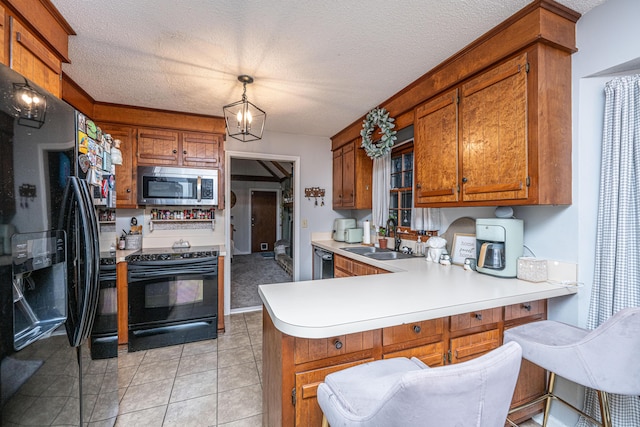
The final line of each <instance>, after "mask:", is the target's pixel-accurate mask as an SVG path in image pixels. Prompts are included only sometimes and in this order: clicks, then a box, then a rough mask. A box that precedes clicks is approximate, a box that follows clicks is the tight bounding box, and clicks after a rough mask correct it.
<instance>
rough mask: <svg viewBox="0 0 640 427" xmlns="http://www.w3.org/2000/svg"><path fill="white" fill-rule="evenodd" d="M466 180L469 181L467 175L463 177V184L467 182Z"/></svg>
mask: <svg viewBox="0 0 640 427" xmlns="http://www.w3.org/2000/svg"><path fill="white" fill-rule="evenodd" d="M466 182H467V177H466V176H463V177H462V183H463V184H466Z"/></svg>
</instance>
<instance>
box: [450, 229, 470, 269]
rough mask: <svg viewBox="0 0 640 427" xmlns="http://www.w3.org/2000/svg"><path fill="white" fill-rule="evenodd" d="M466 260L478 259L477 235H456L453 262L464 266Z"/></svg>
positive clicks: (453, 245)
mask: <svg viewBox="0 0 640 427" xmlns="http://www.w3.org/2000/svg"><path fill="white" fill-rule="evenodd" d="M466 258H474V259H475V258H476V235H475V234H466V233H455V234H454V235H453V244H452V246H451V262H452V263H454V264H459V265H462V264H464V260H465V259H466Z"/></svg>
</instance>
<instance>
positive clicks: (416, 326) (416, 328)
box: [413, 325, 422, 334]
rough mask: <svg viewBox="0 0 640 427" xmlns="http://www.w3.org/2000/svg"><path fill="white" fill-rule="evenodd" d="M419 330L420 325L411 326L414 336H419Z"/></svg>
mask: <svg viewBox="0 0 640 427" xmlns="http://www.w3.org/2000/svg"><path fill="white" fill-rule="evenodd" d="M421 330H422V329H421V328H420V325H413V332H415V333H416V334H419V333H420V331H421Z"/></svg>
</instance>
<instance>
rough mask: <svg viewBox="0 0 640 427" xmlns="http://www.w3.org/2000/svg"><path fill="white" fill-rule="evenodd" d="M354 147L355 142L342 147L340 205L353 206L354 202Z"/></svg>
mask: <svg viewBox="0 0 640 427" xmlns="http://www.w3.org/2000/svg"><path fill="white" fill-rule="evenodd" d="M355 197H356V149H355V143H354V142H350V143H349V144H347V145H345V146H344V147H342V207H344V208H353V207H355V203H356V199H355Z"/></svg>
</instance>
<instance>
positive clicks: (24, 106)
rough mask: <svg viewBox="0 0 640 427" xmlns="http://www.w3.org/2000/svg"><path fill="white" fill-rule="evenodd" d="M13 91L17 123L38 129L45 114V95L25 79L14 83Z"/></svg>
mask: <svg viewBox="0 0 640 427" xmlns="http://www.w3.org/2000/svg"><path fill="white" fill-rule="evenodd" d="M13 93H14V96H15V103H14V109H15V110H16V113H17V116H18V124H19V125H22V126H28V127H32V128H37V129H40V128H41V127H42V125H43V124H44V120H45V116H46V114H47V97H46V96H44V95H42V94H41V93H39V92H38V91H37V90H35V89H34V88H33V87H31V86H30V85H29V82H28V81H27V79H25V80H24V83H14V84H13Z"/></svg>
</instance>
